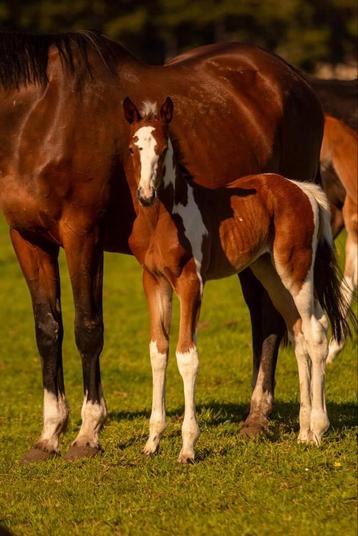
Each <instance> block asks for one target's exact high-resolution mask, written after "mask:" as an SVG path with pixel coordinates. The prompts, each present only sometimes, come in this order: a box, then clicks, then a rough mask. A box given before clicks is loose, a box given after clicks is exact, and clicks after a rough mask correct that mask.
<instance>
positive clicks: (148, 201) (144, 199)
mask: <svg viewBox="0 0 358 536" xmlns="http://www.w3.org/2000/svg"><path fill="white" fill-rule="evenodd" d="M137 198H138V201H139V202H140V204H141V205H142V206H143V207H150V206H151V205H153V202H154V200H155V198H156V191H155V190H153V191H152V194H151V195H150V196H149V197H148V196H145V195H144V194H143V188H138V190H137Z"/></svg>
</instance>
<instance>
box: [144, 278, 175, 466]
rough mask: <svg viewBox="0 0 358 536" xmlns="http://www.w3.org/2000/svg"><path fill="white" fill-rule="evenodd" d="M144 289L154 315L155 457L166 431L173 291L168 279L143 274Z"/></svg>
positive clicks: (148, 449)
mask: <svg viewBox="0 0 358 536" xmlns="http://www.w3.org/2000/svg"><path fill="white" fill-rule="evenodd" d="M143 286H144V291H145V294H146V297H147V301H148V306H149V312H150V337H151V341H150V345H149V351H150V362H151V366H152V376H153V397H152V413H151V416H150V423H149V438H148V441H147V443H146V445H145V447H144V454H146V455H147V456H150V455H151V454H154V453H155V452H156V450H157V449H158V446H159V441H160V437H161V434H162V433H163V432H164V430H165V426H166V424H165V375H166V370H167V363H168V352H169V331H170V323H171V312H172V293H173V292H172V288H171V286H170V284H169V283H168V281H167V280H166V279H164V278H162V277H161V278H159V279H158V278H155V277H154V276H153V275H151V274H150V273H149V272H148V271H147V270H144V272H143Z"/></svg>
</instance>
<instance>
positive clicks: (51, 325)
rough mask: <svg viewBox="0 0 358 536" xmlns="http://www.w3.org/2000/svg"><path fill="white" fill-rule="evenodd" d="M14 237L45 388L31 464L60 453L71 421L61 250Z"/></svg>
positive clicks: (28, 456) (13, 234) (15, 234)
mask: <svg viewBox="0 0 358 536" xmlns="http://www.w3.org/2000/svg"><path fill="white" fill-rule="evenodd" d="M10 236H11V240H12V244H13V246H14V249H15V252H16V255H17V258H18V260H19V263H20V266H21V269H22V271H23V274H24V276H25V279H26V281H27V284H28V287H29V290H30V294H31V299H32V307H33V311H34V319H35V330H36V341H37V346H38V349H39V353H40V356H41V367H42V381H43V388H44V409H43V429H42V433H41V436H40V439H39V441H38V442H37V443H36V444H35V445H34V447H33V448H32V449H31V450H30V451H29V452H28V453H27V454H26V455H25V456H24V458H23V461H24V462H25V463H28V462H35V461H40V460H46V459H48V458H51V457H53V456H55V455H56V454H57V453H58V442H59V435H60V433H61V432H62V431H63V430H64V428H65V426H66V423H67V418H68V408H67V404H66V401H65V388H64V382H63V369H62V338H63V327H62V316H61V302H60V277H59V270H58V260H57V259H58V251H59V250H58V247H57V246H53V245H48V246H42V247H40V246H38V245H35V244H32V243H30V242H28V241H27V240H25V239H24V238H23V237H22V236H21V235H20V233H19V232H18V231H16V230H15V229H11V231H10Z"/></svg>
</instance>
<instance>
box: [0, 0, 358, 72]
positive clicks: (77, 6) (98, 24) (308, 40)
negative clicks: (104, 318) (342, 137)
mask: <svg viewBox="0 0 358 536" xmlns="http://www.w3.org/2000/svg"><path fill="white" fill-rule="evenodd" d="M357 11H358V8H357V2H356V0H147V1H144V0H42V1H40V0H26V2H24V0H0V26H1V28H2V29H10V30H21V31H30V32H49V33H55V32H63V31H70V30H78V29H97V30H100V31H102V32H104V33H105V34H107V35H108V36H109V37H111V38H113V39H115V40H117V41H119V42H121V43H122V44H123V45H125V46H127V47H128V48H129V49H130V50H131V51H132V52H133V53H134V54H136V55H137V56H138V57H140V58H142V59H143V60H146V61H148V62H153V63H159V62H162V61H164V60H165V59H166V58H169V57H172V56H174V55H175V54H178V53H179V52H181V51H183V50H185V49H189V48H192V47H194V46H198V45H202V44H206V43H210V42H214V41H234V40H236V41H245V42H251V43H255V44H258V45H261V46H263V47H265V48H267V49H270V50H273V51H276V52H277V53H278V54H280V55H281V56H283V57H285V58H286V59H287V60H288V61H290V62H291V63H294V64H296V65H298V66H300V67H302V68H304V69H305V70H308V71H310V70H312V69H313V68H314V67H315V65H316V64H317V63H318V62H320V61H321V62H327V63H331V64H333V65H335V64H338V63H341V62H344V61H349V60H351V59H355V57H356V43H357V41H356V39H357V33H358V32H357V30H358V22H357Z"/></svg>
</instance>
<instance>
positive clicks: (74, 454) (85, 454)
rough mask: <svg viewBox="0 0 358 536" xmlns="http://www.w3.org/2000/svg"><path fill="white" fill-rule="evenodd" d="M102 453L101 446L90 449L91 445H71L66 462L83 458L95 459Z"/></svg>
mask: <svg viewBox="0 0 358 536" xmlns="http://www.w3.org/2000/svg"><path fill="white" fill-rule="evenodd" d="M101 452H102V449H101V447H100V446H97V447H90V446H89V445H71V447H70V448H69V449H68V451H67V453H66V455H65V460H67V461H68V462H73V461H75V460H79V459H81V458H93V457H94V456H97V455H98V454H100V453H101Z"/></svg>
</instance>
